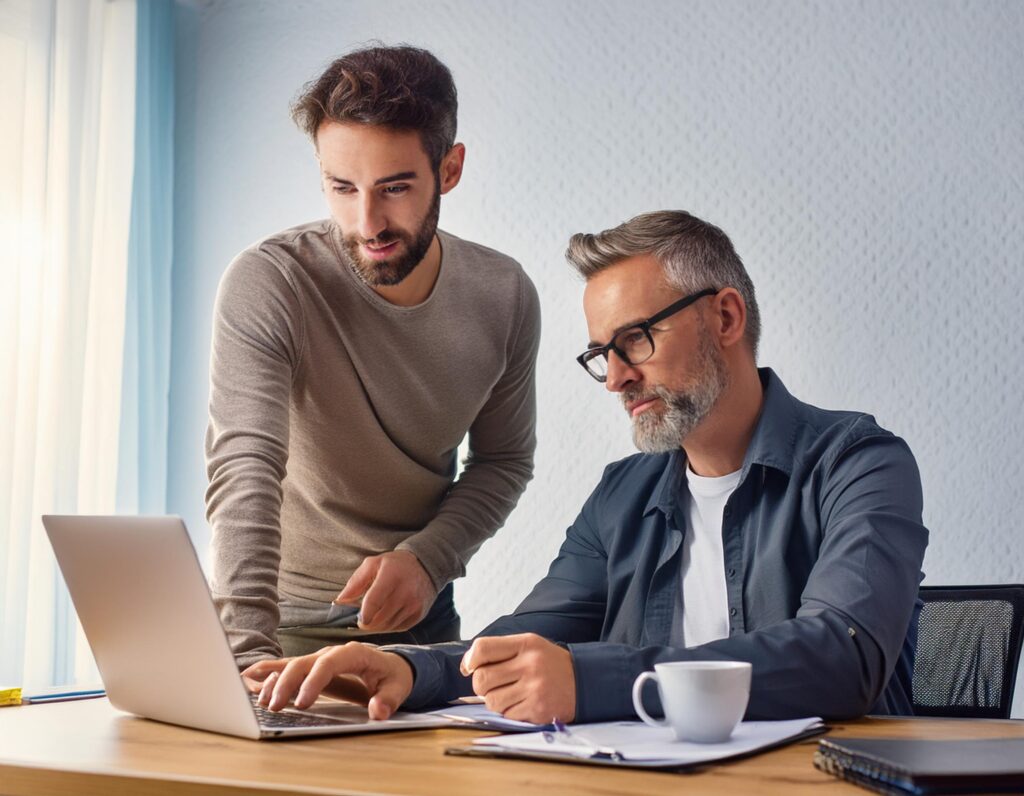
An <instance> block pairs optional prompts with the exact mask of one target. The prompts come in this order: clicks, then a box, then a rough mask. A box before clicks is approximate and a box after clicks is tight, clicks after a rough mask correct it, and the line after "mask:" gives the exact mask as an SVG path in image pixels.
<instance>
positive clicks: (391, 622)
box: [359, 593, 409, 633]
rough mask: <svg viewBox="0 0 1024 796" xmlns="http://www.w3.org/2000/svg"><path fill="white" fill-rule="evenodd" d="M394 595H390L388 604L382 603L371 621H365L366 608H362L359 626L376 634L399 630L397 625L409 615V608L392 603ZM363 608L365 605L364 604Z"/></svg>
mask: <svg viewBox="0 0 1024 796" xmlns="http://www.w3.org/2000/svg"><path fill="white" fill-rule="evenodd" d="M394 599H395V594H394V593H392V594H391V598H390V601H389V602H386V603H384V605H382V606H381V607H380V609H379V610H378V611H377V613H376V615H375V616H374V617H373V620H372V621H370V622H367V621H366V617H365V613H366V608H365V607H364V608H363V614H364V617H363V623H362V624H361V625H359V627H361V628H362V629H364V630H374V631H376V632H378V633H385V632H394V631H397V630H398V629H399V627H398V625H399V624H400V623H401V622H402V621H403V619H404V618H405V617H406V616H407V615H408V613H409V607H408V606H407V605H404V604H402V603H400V602H399V603H396V602H394ZM364 606H365V603H364Z"/></svg>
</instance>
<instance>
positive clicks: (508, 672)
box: [473, 661, 522, 697]
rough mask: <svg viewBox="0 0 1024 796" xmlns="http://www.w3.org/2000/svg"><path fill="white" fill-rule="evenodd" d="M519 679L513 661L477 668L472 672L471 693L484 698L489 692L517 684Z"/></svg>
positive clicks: (519, 674) (518, 673) (517, 670)
mask: <svg viewBox="0 0 1024 796" xmlns="http://www.w3.org/2000/svg"><path fill="white" fill-rule="evenodd" d="M521 677H522V673H521V672H520V669H519V667H518V666H516V665H515V661H505V662H504V663H491V664H488V665H487V666H478V667H477V668H476V669H475V670H474V671H473V693H474V694H476V695H477V696H482V697H486V696H487V695H488V694H489V693H490V692H491V691H495V690H497V689H499V688H504V687H505V686H508V685H512V684H513V683H517V682H519V680H520V678H521Z"/></svg>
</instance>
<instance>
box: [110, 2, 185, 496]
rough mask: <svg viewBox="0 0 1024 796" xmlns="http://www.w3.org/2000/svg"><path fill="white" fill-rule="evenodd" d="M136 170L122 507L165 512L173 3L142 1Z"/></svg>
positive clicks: (120, 488)
mask: <svg viewBox="0 0 1024 796" xmlns="http://www.w3.org/2000/svg"><path fill="white" fill-rule="evenodd" d="M137 25H138V39H137V42H138V43H137V52H136V92H135V170H134V183H133V186H132V210H131V230H130V233H129V241H128V283H127V288H128V290H127V315H126V324H125V345H124V371H123V374H124V375H123V386H122V393H121V440H120V454H119V457H118V482H117V506H118V511H119V512H123V513H131V514H137V513H138V514H163V513H164V512H165V511H166V494H167V413H168V401H169V392H170V362H171V260H172V255H173V205H174V3H173V0H138V14H137Z"/></svg>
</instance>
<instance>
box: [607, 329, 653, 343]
mask: <svg viewBox="0 0 1024 796" xmlns="http://www.w3.org/2000/svg"><path fill="white" fill-rule="evenodd" d="M645 340H646V335H645V334H644V330H643V329H640V328H639V327H635V328H633V329H626V331H624V332H620V333H619V334H618V335H617V336H616V338H615V342H616V344H617V345H619V346H620V347H622V348H626V347H629V346H635V345H639V344H640V343H642V342H644V341H645Z"/></svg>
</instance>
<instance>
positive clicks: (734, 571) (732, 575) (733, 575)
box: [729, 569, 736, 578]
mask: <svg viewBox="0 0 1024 796" xmlns="http://www.w3.org/2000/svg"><path fill="white" fill-rule="evenodd" d="M729 577H730V578H735V577H736V570H735V569H730V570H729Z"/></svg>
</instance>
